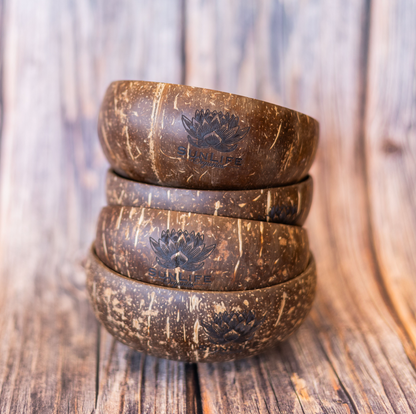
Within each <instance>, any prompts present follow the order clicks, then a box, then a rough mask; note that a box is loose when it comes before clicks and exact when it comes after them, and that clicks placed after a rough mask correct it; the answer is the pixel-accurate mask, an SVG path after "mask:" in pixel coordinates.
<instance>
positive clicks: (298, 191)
mask: <svg viewBox="0 0 416 414" xmlns="http://www.w3.org/2000/svg"><path fill="white" fill-rule="evenodd" d="M106 187H107V188H106V190H107V203H108V205H110V206H117V205H118V206H133V207H151V208H158V209H163V210H175V211H184V212H191V213H199V214H209V215H216V216H223V217H235V218H241V219H248V220H259V221H270V222H274V223H284V224H293V225H297V226H301V225H302V224H303V223H304V222H305V220H306V218H307V216H308V213H309V210H310V207H311V204H312V193H313V181H312V177H310V176H308V177H307V178H305V179H304V180H303V181H301V182H300V183H297V184H292V185H286V186H283V187H274V188H267V189H261V190H236V191H222V190H216V191H215V190H192V189H184V188H171V187H162V186H158V185H151V184H146V183H140V182H138V181H133V180H130V179H128V178H124V177H121V176H119V175H118V174H116V173H115V172H113V171H111V170H109V171H108V173H107V183H106Z"/></svg>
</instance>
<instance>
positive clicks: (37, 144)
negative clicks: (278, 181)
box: [0, 0, 416, 414]
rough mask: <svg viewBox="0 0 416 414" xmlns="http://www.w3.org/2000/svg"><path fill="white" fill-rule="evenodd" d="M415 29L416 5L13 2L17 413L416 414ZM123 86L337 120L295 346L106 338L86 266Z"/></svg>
mask: <svg viewBox="0 0 416 414" xmlns="http://www.w3.org/2000/svg"><path fill="white" fill-rule="evenodd" d="M415 16H416V9H415V4H414V2H413V1H411V0H404V1H401V2H394V1H392V0H381V1H371V2H370V0H355V1H353V2H342V1H340V0H339V1H338V0H336V1H333V0H303V1H301V0H296V1H290V2H289V1H283V0H282V1H273V0H263V1H261V2H256V1H254V0H251V1H249V0H243V1H237V0H225V1H220V0H216V1H209V2H208V1H203V0H173V1H172V0H155V1H152V2H146V1H144V0H140V1H133V0H121V1H117V2H116V1H114V0H111V1H103V0H98V1H94V2H85V1H81V0H75V1H70V0H60V1H52V0H40V1H38V2H36V3H34V2H28V1H25V0H14V1H12V0H0V77H1V83H0V127H1V128H0V136H1V150H0V173H1V176H0V209H1V211H0V332H1V333H2V334H1V335H0V412H1V413H8V412H11V413H31V412H33V413H39V412H41V413H49V412H58V413H60V412H71V413H84V412H85V413H87V412H88V413H91V412H95V413H104V412H105V413H113V412H117V413H118V412H125V413H130V412H140V413H164V412H166V413H185V412H186V413H188V412H189V413H201V412H204V413H221V414H222V413H255V412H259V413H278V412H284V413H309V412H316V413H322V412H325V413H344V412H345V413H370V412H375V413H384V412H388V413H393V412H395V413H412V412H413V413H414V412H416V385H415V384H416V373H415V367H416V323H415V313H416V309H415V307H416V305H415V301H414V297H415V289H416V287H415V277H414V274H415V258H414V251H415V247H416V246H415V244H416V238H415V234H416V231H415V230H416V229H415V226H416V221H415V217H416V216H415V214H414V208H413V206H414V205H415V201H416V200H415V199H416V194H415V190H414V188H415V177H416V171H415V162H414V161H415V154H416V148H415V145H416V144H415V139H414V135H415V125H414V119H415V115H416V109H415V108H416V96H415V79H416V77H415V68H416V52H415V50H416V48H415V39H416V36H415V34H416V33H415V27H414V23H413V22H414V20H415ZM116 79H143V80H154V81H162V82H185V83H187V84H189V85H194V86H202V87H210V88H218V89H221V90H224V91H228V92H234V93H239V94H244V95H248V96H252V97H258V98H262V99H266V100H268V101H271V102H273V103H277V104H282V105H286V106H289V107H291V108H294V109H297V110H299V111H302V112H305V113H307V114H309V115H311V116H314V117H316V118H318V119H319V120H320V123H321V142H320V147H319V151H318V155H317V159H316V162H315V166H314V167H313V171H312V174H313V176H314V181H315V184H316V185H315V195H314V202H313V207H312V211H311V215H310V218H309V219H308V221H307V227H308V230H309V236H310V240H311V246H312V250H313V252H314V254H315V257H316V260H317V265H318V275H319V278H320V281H319V287H318V298H317V301H316V304H315V306H314V308H313V311H312V313H311V315H310V317H309V318H308V319H307V321H306V323H305V325H304V326H303V327H302V328H301V329H300V331H299V332H298V334H297V335H295V336H294V337H293V338H292V339H290V340H289V341H287V342H286V343H284V344H282V345H280V346H279V347H277V348H276V349H274V350H272V351H270V352H269V353H267V354H264V355H262V356H259V357H256V358H252V359H247V360H244V361H239V362H229V363H225V364H199V365H187V364H181V363H176V362H171V361H164V360H158V359H155V358H151V357H148V356H145V355H142V354H139V353H136V352H134V351H132V350H130V349H128V348H127V347H125V346H124V345H122V344H120V343H118V342H116V341H115V340H114V339H113V338H112V337H111V336H110V335H109V334H107V333H106V332H105V331H104V329H101V328H100V326H99V325H98V324H97V322H96V320H95V317H94V316H93V314H92V311H91V308H90V305H89V303H88V301H87V296H86V291H85V274H84V271H83V268H82V260H83V258H84V257H85V252H86V251H87V249H88V246H89V244H90V243H91V241H92V239H93V235H94V232H95V224H96V218H97V215H98V211H99V209H100V207H101V206H102V205H104V188H103V184H104V178H105V170H106V168H107V166H108V164H107V163H106V161H105V160H104V157H103V155H102V152H101V149H100V148H99V144H98V139H97V136H96V122H97V119H96V117H97V112H98V107H99V103H100V100H101V98H102V96H103V94H104V90H105V88H106V87H107V85H108V84H109V82H110V81H112V80H116Z"/></svg>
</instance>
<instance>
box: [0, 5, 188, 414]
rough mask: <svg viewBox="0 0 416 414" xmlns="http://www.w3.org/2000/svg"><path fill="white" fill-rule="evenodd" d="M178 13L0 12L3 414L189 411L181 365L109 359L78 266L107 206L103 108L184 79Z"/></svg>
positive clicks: (136, 9)
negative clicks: (147, 83)
mask: <svg viewBox="0 0 416 414" xmlns="http://www.w3.org/2000/svg"><path fill="white" fill-rule="evenodd" d="M1 4H2V5H3V3H1ZM180 4H181V3H180V1H176V2H172V1H165V2H161V1H159V2H144V1H141V2H132V1H128V0H125V1H122V2H98V3H96V2H93V3H91V2H83V1H76V2H71V1H69V0H68V1H59V2H55V1H51V0H41V2H39V3H37V4H36V5H35V4H29V3H28V2H27V1H24V0H21V1H7V0H6V1H5V6H4V10H3V7H1V12H2V19H1V21H2V23H3V25H2V31H3V32H4V33H5V36H4V37H3V36H1V42H2V44H4V51H3V52H2V56H1V62H2V67H3V68H4V71H3V79H2V85H3V87H4V89H3V91H2V92H3V93H2V104H3V103H4V124H3V125H2V147H1V225H0V228H1V248H0V253H1V275H0V287H1V289H0V327H1V332H2V335H1V336H0V349H1V355H0V411H1V412H2V413H3V412H4V413H6V412H13V413H14V412H19V413H20V412H22V413H23V412H24V413H29V412H36V413H39V412H42V413H43V412H45V413H46V412H71V413H73V412H80V413H81V412H85V413H87V412H88V413H91V412H93V411H94V410H96V412H106V413H109V412H113V411H112V409H113V408H114V410H115V412H131V410H132V409H137V410H139V409H141V410H142V412H157V413H159V412H160V413H162V412H169V413H174V412H192V410H190V409H189V410H188V409H187V404H188V405H189V406H190V407H191V405H193V404H194V400H195V397H194V389H195V386H194V385H195V382H196V379H195V375H194V373H193V372H191V373H190V374H189V375H186V372H185V371H186V370H185V367H186V366H185V365H184V364H177V363H174V362H166V361H155V360H152V359H151V358H145V357H144V356H142V355H140V354H138V353H135V352H133V351H131V350H129V349H127V348H126V347H125V346H123V345H121V344H118V343H116V344H114V347H113V348H112V349H113V351H112V353H109V352H107V351H106V349H107V348H106V347H108V343H109V340H110V337H109V335H108V334H107V333H105V332H103V331H101V333H100V330H99V327H98V324H97V322H96V320H95V317H94V315H93V313H92V310H91V307H90V305H89V303H88V299H87V296H86V291H85V288H84V285H85V274H84V271H83V269H82V267H81V262H82V259H83V257H84V254H85V251H86V249H87V248H88V246H89V244H90V243H91V240H92V239H93V234H94V232H95V229H94V227H95V221H96V217H97V213H98V211H99V208H100V206H101V205H103V204H104V191H103V190H104V189H103V184H104V177H105V170H106V168H107V162H106V161H105V160H104V157H103V155H102V152H101V149H100V148H99V143H98V139H97V138H96V116H97V111H98V107H99V103H100V99H101V97H102V95H103V93H104V90H105V88H106V87H107V84H108V83H109V82H110V81H111V80H113V79H119V78H121V79H123V78H143V79H150V80H158V79H162V80H165V81H171V82H179V81H180V80H181V76H182V58H181V48H182V37H181V36H182V34H181V25H182V20H181V19H182V16H181V7H180ZM3 12H4V14H3ZM149 17H151V18H149ZM99 338H101V341H99ZM110 343H111V341H110ZM97 358H99V360H98V361H97ZM108 375H110V377H108ZM141 381H144V383H143V382H141ZM187 387H188V393H187V392H186V390H187ZM155 388H156V389H157V391H156V392H155ZM97 392H98V394H97Z"/></svg>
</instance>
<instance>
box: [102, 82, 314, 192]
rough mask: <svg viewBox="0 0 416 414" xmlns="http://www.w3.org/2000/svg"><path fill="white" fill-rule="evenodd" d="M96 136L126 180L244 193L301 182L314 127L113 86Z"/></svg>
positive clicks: (180, 90)
mask: <svg viewBox="0 0 416 414" xmlns="http://www.w3.org/2000/svg"><path fill="white" fill-rule="evenodd" d="M98 135H99V137H100V142H101V145H102V147H103V150H104V153H105V155H106V157H107V159H108V161H109V162H110V164H111V166H112V167H113V168H114V170H115V171H116V172H117V173H119V174H120V175H124V176H126V177H129V178H131V179H133V180H136V181H141V182H146V183H150V184H158V185H165V186H168V187H181V188H195V189H204V190H239V189H242V190H247V189H253V188H267V187H278V186H281V185H285V184H290V183H296V182H298V181H301V180H302V179H303V178H305V177H306V175H307V174H308V171H309V168H310V166H311V164H312V162H313V159H314V157H315V152H316V148H317V144H318V135H319V126H318V122H317V121H315V120H314V119H313V118H310V117H309V116H307V115H303V114H301V113H299V112H296V111H293V110H290V109H287V108H283V107H281V106H277V105H274V104H271V103H267V102H263V101H259V100H257V99H251V98H246V97H244V96H239V95H233V94H230V93H225V92H219V91H214V90H210V89H201V88H193V87H190V86H184V85H173V84H168V83H155V82H142V81H119V82H113V83H111V84H110V86H109V87H108V89H107V92H106V94H105V96H104V100H103V103H102V105H101V110H100V116H99V121H98Z"/></svg>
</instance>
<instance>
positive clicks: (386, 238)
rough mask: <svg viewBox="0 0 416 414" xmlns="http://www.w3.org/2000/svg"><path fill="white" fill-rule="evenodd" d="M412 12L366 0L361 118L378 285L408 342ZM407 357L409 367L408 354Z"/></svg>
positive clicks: (413, 228)
mask: <svg viewBox="0 0 416 414" xmlns="http://www.w3.org/2000/svg"><path fill="white" fill-rule="evenodd" d="M415 19H416V4H415V3H414V2H413V1H402V2H394V1H387V0H385V1H380V2H373V3H372V20H371V37H370V40H371V41H370V47H369V51H370V57H369V72H368V92H367V95H368V99H367V102H368V105H367V112H366V125H365V127H366V128H365V132H366V157H367V160H368V164H367V171H368V180H369V181H368V200H369V201H368V203H369V206H370V208H371V213H372V214H371V218H372V220H371V229H372V236H373V240H374V249H375V254H376V256H377V260H378V262H379V268H378V272H379V276H380V285H381V288H382V289H383V290H384V291H385V292H386V295H388V297H389V300H390V306H391V307H392V312H393V313H395V314H396V315H397V320H398V323H399V324H400V325H401V326H402V329H403V336H404V337H407V338H408V341H409V342H411V343H412V344H413V346H415V345H416V320H415V314H416V301H415V299H414V298H415V295H416V279H415V277H414V275H415V272H416V259H415V254H414V253H415V249H416V238H415V234H416V221H415V211H414V206H415V202H416V166H415V158H416V140H415V138H416V125H415V119H416V92H415V91H416V90H415V85H416V28H415V25H414V21H415ZM405 342H406V340H405ZM409 348H410V347H409ZM408 353H409V354H410V353H412V350H411V349H409V351H408ZM409 357H410V358H411V359H412V362H413V364H414V365H415V366H416V356H415V355H414V354H413V355H409Z"/></svg>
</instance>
